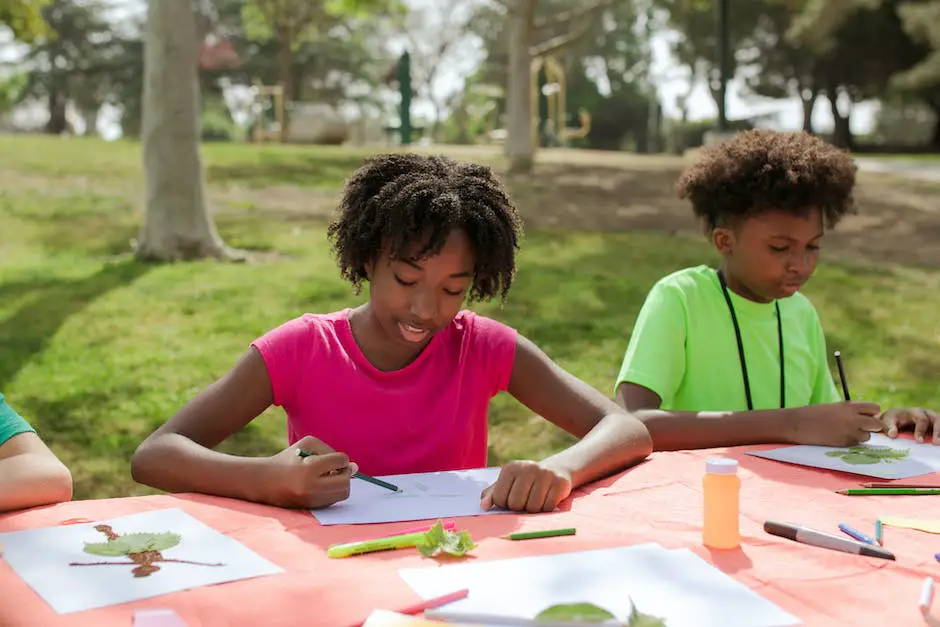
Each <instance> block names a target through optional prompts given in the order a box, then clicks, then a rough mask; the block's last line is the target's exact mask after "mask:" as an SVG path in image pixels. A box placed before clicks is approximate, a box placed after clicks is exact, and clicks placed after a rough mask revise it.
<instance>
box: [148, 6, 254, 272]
mask: <svg viewBox="0 0 940 627" xmlns="http://www.w3.org/2000/svg"><path fill="white" fill-rule="evenodd" d="M146 28H147V30H146V44H145V46H144V94H143V152H144V170H145V174H146V212H145V216H144V224H143V226H142V228H141V231H140V237H139V239H138V241H137V245H136V253H137V256H138V257H140V258H143V259H153V260H184V259H197V258H203V257H214V258H219V259H222V258H225V259H233V258H242V257H241V255H239V254H237V253H236V252H235V251H233V250H231V249H229V248H228V247H226V246H225V244H224V243H223V242H222V239H221V237H219V234H218V232H217V231H216V228H215V224H214V223H213V221H212V218H211V216H210V215H209V211H208V209H207V207H206V202H205V189H204V182H203V173H202V163H201V159H200V154H199V89H198V84H199V82H198V77H197V70H196V60H197V41H196V25H195V18H194V15H193V10H192V4H191V0H151V1H150V2H148V3H147V27H146Z"/></svg>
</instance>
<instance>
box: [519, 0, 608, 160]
mask: <svg viewBox="0 0 940 627" xmlns="http://www.w3.org/2000/svg"><path fill="white" fill-rule="evenodd" d="M617 1H618V0H582V1H581V2H577V3H572V2H567V3H565V4H564V5H562V6H564V7H565V8H558V9H557V10H553V11H552V12H551V13H550V14H548V15H544V14H541V15H540V14H539V11H538V8H539V3H540V0H504V3H503V6H504V7H505V10H506V22H507V28H506V31H505V32H506V37H508V39H509V41H508V48H509V55H508V56H509V65H508V74H507V87H506V113H507V116H506V117H507V121H506V126H507V129H506V130H507V136H506V143H505V144H504V152H505V154H506V156H507V157H508V158H509V171H510V172H513V173H526V172H530V171H531V170H532V165H533V163H534V161H535V140H534V137H533V132H534V124H533V122H534V121H533V119H532V93H531V84H530V77H531V71H532V59H533V58H535V57H540V56H547V55H550V54H554V53H556V52H559V51H560V50H563V49H564V48H566V47H567V46H570V45H571V44H574V43H575V42H577V41H578V40H580V39H581V38H583V37H584V36H585V35H587V34H588V33H589V32H590V30H591V26H592V25H593V24H594V21H595V20H596V19H598V18H599V16H600V15H601V14H602V12H603V10H604V9H606V8H608V7H610V6H612V5H614V4H615V3H616V2H617ZM619 1H627V0H619ZM573 4H574V5H575V6H572V5H573ZM544 6H546V5H543V7H544ZM555 6H557V5H554V4H553V5H552V8H553V9H554V8H555Z"/></svg>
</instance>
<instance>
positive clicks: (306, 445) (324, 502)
mask: <svg viewBox="0 0 940 627" xmlns="http://www.w3.org/2000/svg"><path fill="white" fill-rule="evenodd" d="M299 451H304V452H306V453H309V454H310V455H309V456H308V457H301V456H300V454H299ZM269 460H270V465H269V474H268V481H267V482H266V483H267V484H268V485H270V486H271V488H270V493H269V494H270V498H269V499H267V502H268V503H270V504H271V505H276V506H278V507H289V508H304V509H316V508H319V507H327V506H328V505H332V504H333V503H337V502H339V501H344V500H346V499H347V498H349V482H350V480H351V479H352V476H353V474H354V473H355V472H356V471H358V470H359V468H358V466H357V465H356V464H355V463H351V462H350V461H349V457H347V456H346V454H345V453H337V452H336V451H334V450H333V449H332V448H330V447H329V446H328V445H326V444H324V443H323V442H321V441H320V440H318V439H316V438H314V437H310V436H307V437H305V438H303V439H301V440H299V441H298V442H296V443H295V444H294V445H293V446H290V447H288V448H286V449H284V450H283V451H281V452H280V453H278V454H277V455H274V456H272V457H270V458H269Z"/></svg>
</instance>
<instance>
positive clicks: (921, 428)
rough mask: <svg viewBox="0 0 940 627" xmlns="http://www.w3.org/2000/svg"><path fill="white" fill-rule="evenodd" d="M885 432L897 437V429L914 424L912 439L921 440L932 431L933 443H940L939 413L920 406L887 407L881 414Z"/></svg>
mask: <svg viewBox="0 0 940 627" xmlns="http://www.w3.org/2000/svg"><path fill="white" fill-rule="evenodd" d="M881 422H882V423H884V430H885V434H887V436H888V437H889V438H896V437H898V431H900V430H901V429H903V428H905V427H910V426H911V425H913V426H914V439H915V440H917V441H918V442H923V441H924V440H925V439H927V438H928V437H929V436H930V432H931V431H933V443H934V444H940V415H937V414H936V413H935V412H932V411H930V410H929V409H921V408H920V407H902V408H900V409H889V410H888V411H886V412H885V413H883V414H881Z"/></svg>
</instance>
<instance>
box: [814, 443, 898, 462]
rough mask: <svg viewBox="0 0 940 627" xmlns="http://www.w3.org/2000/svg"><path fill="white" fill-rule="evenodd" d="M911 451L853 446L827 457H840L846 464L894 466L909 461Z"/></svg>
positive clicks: (885, 447) (831, 453)
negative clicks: (897, 462) (900, 461)
mask: <svg viewBox="0 0 940 627" xmlns="http://www.w3.org/2000/svg"><path fill="white" fill-rule="evenodd" d="M910 452H911V451H910V449H906V448H904V449H901V448H891V447H890V446H853V447H851V448H849V449H846V450H838V451H829V452H827V453H826V456H827V457H838V458H840V459H841V460H842V461H844V462H845V463H846V464H852V465H853V466H854V465H859V464H881V463H884V464H893V463H894V462H896V461H898V460H901V459H907V456H908V454H910Z"/></svg>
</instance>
